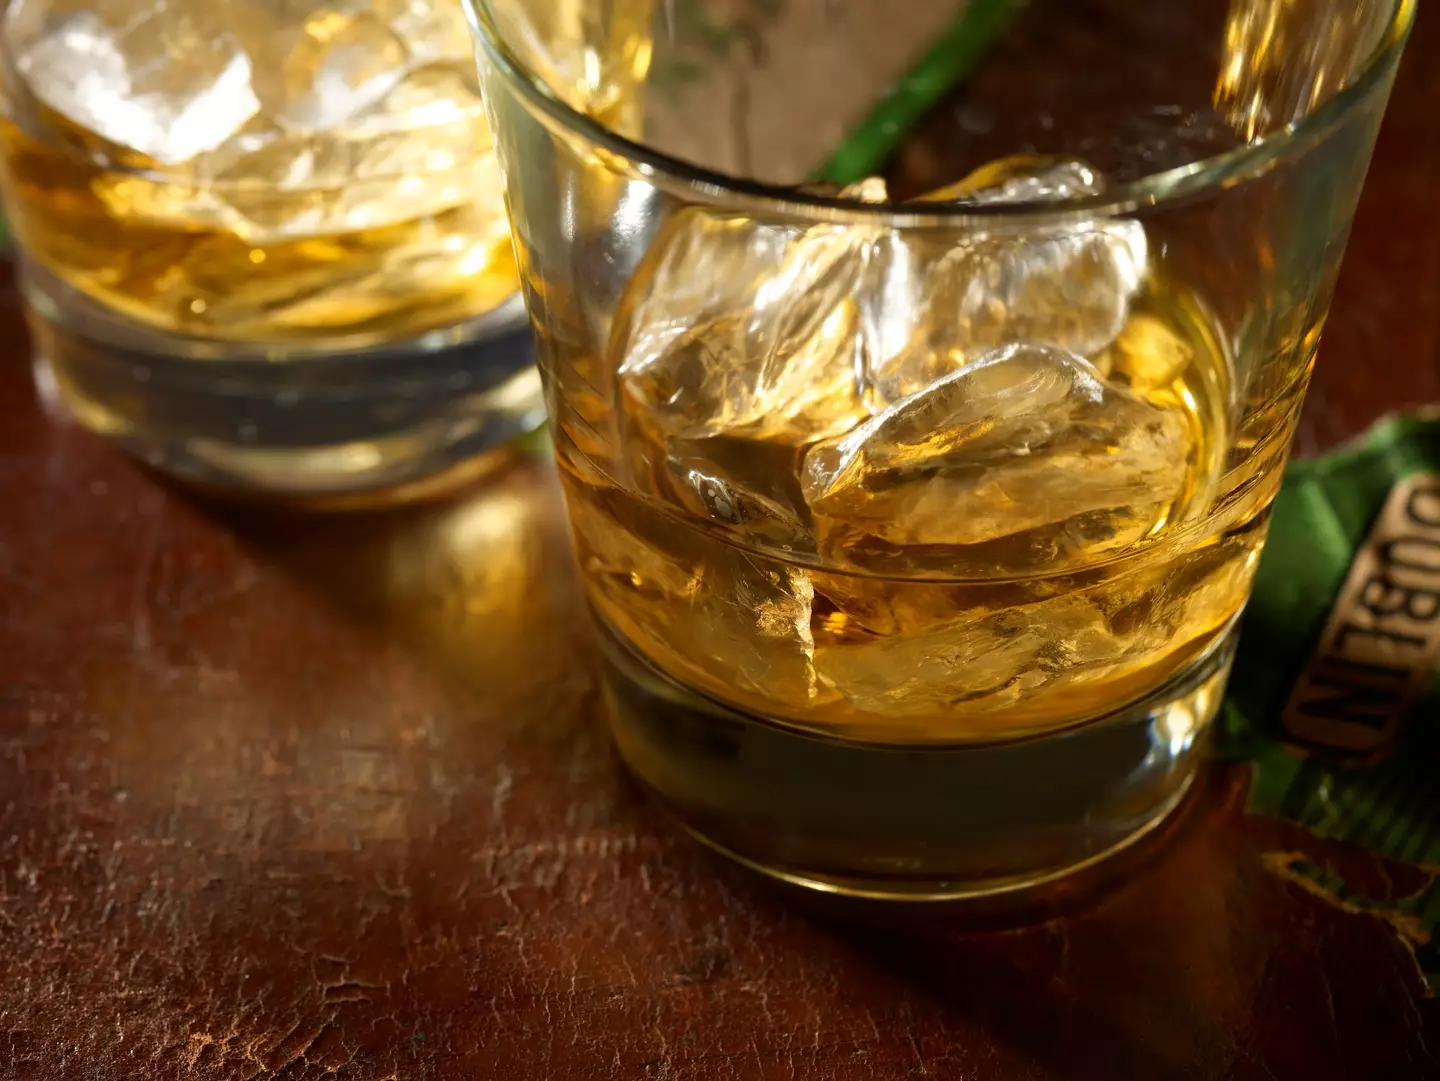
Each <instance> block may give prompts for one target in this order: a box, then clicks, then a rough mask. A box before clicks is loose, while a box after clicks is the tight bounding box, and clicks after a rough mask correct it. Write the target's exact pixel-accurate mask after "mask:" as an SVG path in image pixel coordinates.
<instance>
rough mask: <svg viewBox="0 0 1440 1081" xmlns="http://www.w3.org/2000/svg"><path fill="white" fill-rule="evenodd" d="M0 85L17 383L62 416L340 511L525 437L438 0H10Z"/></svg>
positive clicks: (452, 6) (500, 217)
mask: <svg viewBox="0 0 1440 1081" xmlns="http://www.w3.org/2000/svg"><path fill="white" fill-rule="evenodd" d="M550 7H551V8H552V9H553V14H552V20H553V21H552V23H550V24H547V26H550V27H551V30H552V32H551V35H550V36H551V37H552V39H554V40H556V41H563V40H566V39H567V36H569V37H574V38H575V40H577V41H578V36H579V35H580V33H581V30H580V21H579V16H578V14H577V12H578V11H579V8H580V4H579V3H578V2H575V0H562V2H560V3H555V4H552V5H550ZM567 13H568V17H569V18H570V22H569V23H566V21H565V20H566V18H567ZM0 74H3V86H4V92H5V103H4V105H5V108H4V114H5V115H4V118H3V120H0V183H3V186H4V192H5V198H6V204H7V209H8V211H9V214H10V218H11V223H12V226H13V229H14V232H15V235H16V238H17V240H18V243H19V248H20V263H19V265H20V276H21V284H22V286H23V289H24V292H25V295H26V297H27V299H28V301H29V304H30V311H31V316H32V325H33V328H34V335H35V340H36V346H37V354H38V356H37V362H38V365H39V367H38V371H39V375H40V377H41V380H42V383H43V384H45V385H47V386H49V387H50V388H52V389H53V390H54V391H55V392H57V394H58V397H59V399H60V401H61V402H62V403H63V404H64V405H65V406H66V407H67V408H68V409H69V410H70V411H71V412H72V413H73V414H74V415H75V416H76V417H78V418H79V419H80V420H81V421H83V422H84V423H85V424H87V425H89V426H90V427H92V428H94V429H96V430H98V431H100V432H102V433H104V434H106V435H108V436H111V437H113V438H114V439H115V440H117V441H118V442H119V443H120V444H121V445H123V446H124V447H126V448H127V449H129V450H130V451H132V452H133V453H134V454H136V455H137V456H139V457H141V458H143V459H144V460H146V461H148V462H150V463H151V464H153V465H155V466H156V467H158V468H160V469H163V470H167V471H170V472H172V473H175V474H177V475H180V476H182V477H185V478H187V479H189V480H192V481H198V482H203V483H205V484H209V485H214V486H219V487H222V488H226V489H232V490H235V491H237V492H253V493H257V494H268V495H274V496H284V497H298V498H302V499H306V500H315V499H331V498H338V499H342V500H343V499H348V498H351V497H354V496H364V495H367V494H371V493H374V492H376V491H384V492H386V493H393V492H394V490H395V489H396V488H397V487H399V488H406V487H407V486H413V485H418V486H420V487H422V488H423V487H425V486H427V485H431V484H433V483H435V482H436V481H437V479H439V478H443V477H444V476H446V475H448V474H450V473H451V472H452V471H453V470H454V469H459V470H461V471H468V469H469V467H470V466H471V465H472V464H473V463H474V461H475V459H476V456H477V455H478V454H479V452H481V451H484V450H485V449H487V448H489V447H491V446H493V445H494V444H496V443H499V442H501V441H504V440H507V439H509V438H511V437H513V436H515V435H516V434H519V433H520V432H522V431H527V430H530V429H532V428H534V427H535V426H537V425H538V424H540V423H541V422H543V420H544V408H543V403H542V400H541V393H540V382H539V378H538V376H537V375H536V372H535V370H534V366H533V363H532V357H531V350H530V336H529V333H528V329H527V328H526V327H525V325H524V323H525V320H524V308H523V304H522V302H521V301H520V298H519V295H518V288H519V282H518V275H517V272H516V269H515V263H514V255H513V248H512V245H511V242H510V237H509V232H508V228H507V224H506V221H505V210H504V202H503V195H502V191H501V178H500V174H499V167H498V165H497V164H496V162H495V158H494V154H493V151H492V147H491V141H490V136H489V131H488V128H487V125H486V122H485V116H484V112H483V109H482V106H481V101H480V88H479V85H478V80H477V76H476V72H475V66H474V60H473V49H472V45H471V41H470V36H469V31H468V29H467V27H466V24H465V15H464V12H463V10H462V8H461V6H460V3H459V0H299V2H294V3H290V2H284V3H282V2H280V0H249V2H243V3H239V4H222V5H219V6H216V5H213V4H203V3H198V2H196V0H168V2H164V3H148V2H142V3H133V2H128V0H99V2H98V3H96V2H85V3H80V2H77V0H15V2H14V3H11V4H10V5H8V7H7V8H6V10H5V12H4V15H3V17H0ZM585 104H586V105H587V106H589V107H591V108H592V110H593V111H595V112H596V115H598V116H605V117H606V119H607V120H612V122H613V117H611V116H610V115H609V114H607V113H606V110H605V108H604V107H603V106H604V105H605V103H599V102H594V101H589V100H587V101H586V103H585ZM611 112H613V110H611ZM411 490H414V489H413V488H411Z"/></svg>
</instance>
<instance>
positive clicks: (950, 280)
mask: <svg viewBox="0 0 1440 1081" xmlns="http://www.w3.org/2000/svg"><path fill="white" fill-rule="evenodd" d="M1103 189H1104V182H1103V180H1102V179H1101V178H1100V177H1099V176H1098V174H1096V173H1095V172H1094V170H1092V169H1091V168H1090V167H1089V166H1087V165H1086V164H1085V163H1084V162H1081V161H1078V160H1076V159H1066V158H1040V157H1035V156H1020V157H1015V158H1005V159H1002V160H1000V161H997V162H992V163H991V164H989V165H986V166H982V167H981V168H980V169H977V170H976V171H975V172H973V173H971V174H970V175H969V176H968V177H966V178H965V179H964V180H962V181H960V182H959V183H958V184H955V185H952V186H951V187H948V188H943V189H941V190H940V191H938V192H934V193H931V194H930V195H928V196H925V197H924V198H923V199H922V200H920V201H921V202H951V203H960V204H965V205H974V206H986V205H994V204H1004V203H1013V202H1021V201H1024V202H1031V201H1049V200H1064V199H1069V198H1074V197H1077V196H1080V195H1089V194H1095V193H1097V192H1099V191H1102V190H1103ZM912 243H913V244H914V245H915V246H916V247H917V248H918V249H919V250H920V251H922V252H924V253H925V255H924V257H923V259H922V266H921V268H920V269H919V270H918V272H916V271H912V272H911V273H910V275H909V280H910V281H912V282H914V283H915V285H914V286H912V289H914V291H915V296H914V298H913V299H912V300H911V302H910V305H911V307H912V308H913V309H915V310H917V311H919V312H920V315H919V317H918V318H917V319H915V324H914V325H915V331H914V333H913V336H912V338H911V339H910V340H909V342H908V343H907V344H906V345H905V346H904V347H903V348H900V349H892V350H890V351H888V352H887V353H886V354H885V356H883V357H882V358H881V359H880V360H879V361H878V362H877V363H876V365H875V370H874V373H873V376H874V380H875V384H876V386H877V388H878V392H879V394H880V396H881V397H882V398H883V399H885V400H886V401H895V400H897V399H899V398H902V397H905V396H906V395H909V394H913V393H915V392H917V391H919V390H921V389H922V388H924V387H925V386H928V385H929V384H930V383H931V382H933V381H934V380H935V379H937V378H940V377H941V376H943V375H945V374H946V373H947V372H950V371H954V370H955V369H956V368H958V367H960V366H961V365H963V364H964V363H966V362H967V361H969V360H972V359H974V358H975V357H976V356H978V355H980V354H981V353H984V352H987V351H988V350H991V349H994V348H997V347H998V346H1001V345H1006V344H1010V343H1021V342H1025V343H1037V344H1048V345H1058V346H1061V347H1063V348H1065V349H1068V350H1070V351H1071V352H1074V353H1078V354H1080V355H1082V356H1092V355H1094V354H1096V353H1098V352H1099V351H1100V350H1102V349H1104V348H1105V347H1106V346H1107V345H1109V344H1110V343H1111V342H1112V341H1114V340H1115V338H1116V336H1117V335H1118V334H1119V333H1120V331H1121V329H1122V328H1123V327H1124V326H1125V321H1126V317H1127V315H1128V313H1129V309H1130V302H1131V299H1132V298H1133V297H1134V295H1135V293H1136V292H1137V290H1138V289H1139V288H1140V285H1141V283H1142V282H1143V280H1144V278H1145V275H1146V272H1147V262H1148V251H1147V247H1148V246H1147V243H1146V238H1145V229H1144V227H1143V226H1142V225H1141V224H1140V223H1139V222H1134V221H1123V220H1111V219H1104V220H1099V219H1095V220H1091V219H1081V220H1078V221H1065V220H1058V221H1050V222H1042V223H1035V222H1022V221H1019V220H1015V219H1010V218H1003V217H996V218H994V219H979V220H978V221H977V222H976V223H975V224H971V225H967V226H966V227H964V228H963V229H960V228H959V227H957V230H956V231H955V232H953V233H951V232H945V231H941V232H939V233H938V234H936V235H927V234H917V235H916V236H915V237H914V239H913V241H912Z"/></svg>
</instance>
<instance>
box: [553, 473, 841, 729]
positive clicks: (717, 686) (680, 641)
mask: <svg viewBox="0 0 1440 1081" xmlns="http://www.w3.org/2000/svg"><path fill="white" fill-rule="evenodd" d="M568 480H569V478H567V481H568ZM567 489H568V491H567V496H568V503H569V506H570V512H571V524H572V527H573V528H574V531H575V543H576V550H577V555H578V557H579V561H580V566H581V568H582V569H583V570H584V572H585V579H586V582H587V584H588V587H589V589H590V594H591V599H592V601H593V602H594V603H595V605H596V607H597V608H598V609H599V611H600V612H601V614H602V615H603V616H605V618H607V619H608V620H609V621H610V622H611V623H613V624H614V625H615V626H616V627H617V628H618V629H619V630H620V631H621V632H622V633H623V634H624V635H625V637H626V638H628V639H629V640H630V641H631V642H633V643H635V644H636V646H637V647H639V648H640V649H641V650H642V651H643V652H644V653H646V654H647V655H648V656H649V657H650V658H651V659H652V660H653V661H655V662H656V663H658V664H659V665H660V666H661V667H662V668H664V669H665V670H666V671H668V672H671V673H673V674H675V675H678V676H680V677H681V678H682V679H685V680H686V681H687V682H690V683H692V684H695V685H698V686H700V687H702V688H704V689H705V690H707V691H709V692H710V693H712V694H715V695H717V696H719V697H721V698H725V699H727V700H730V701H736V700H737V698H738V699H739V700H741V701H742V702H743V700H744V699H745V698H747V697H748V698H749V699H750V701H751V702H752V704H755V705H757V706H758V707H759V708H762V709H770V710H772V711H773V710H776V709H780V710H784V709H785V708H787V707H789V708H793V709H795V710H797V711H798V710H802V709H804V708H806V707H807V706H809V705H812V704H814V703H815V702H816V701H818V700H819V699H820V698H822V697H824V696H825V694H826V692H825V691H824V690H823V688H821V687H820V685H819V683H818V681H817V680H816V678H815V672H814V664H813V661H814V650H815V641H814V637H813V636H812V634H811V630H810V609H811V604H812V602H813V599H814V587H813V586H812V584H811V582H810V578H809V575H808V574H807V573H806V572H805V571H804V570H803V569H801V568H798V567H793V566H787V565H786V564H784V563H780V562H777V561H775V560H770V559H765V558H763V557H761V556H758V555H754V554H750V553H746V552H742V551H740V550H739V549H737V548H735V547H732V546H731V545H727V544H721V543H717V542H715V541H714V540H713V539H711V538H707V537H705V536H704V535H703V534H701V533H699V532H697V531H696V530H695V529H694V528H693V527H691V526H689V525H686V524H682V523H680V522H677V521H675V519H674V518H672V517H670V516H669V515H666V514H663V513H661V512H659V511H657V510H655V509H654V508H653V507H651V506H649V505H647V504H645V503H643V502H641V501H639V500H637V499H635V497H634V496H632V495H629V494H626V493H623V492H621V491H620V490H619V489H616V488H613V487H609V486H604V485H600V486H594V485H584V484H579V483H576V482H574V481H569V483H568V484H567ZM830 697H833V693H832V694H831V695H830Z"/></svg>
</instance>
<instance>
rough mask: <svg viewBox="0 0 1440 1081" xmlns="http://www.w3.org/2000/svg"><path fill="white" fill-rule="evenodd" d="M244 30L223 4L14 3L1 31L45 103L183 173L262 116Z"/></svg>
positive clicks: (20, 0) (25, 76)
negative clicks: (183, 166)
mask: <svg viewBox="0 0 1440 1081" xmlns="http://www.w3.org/2000/svg"><path fill="white" fill-rule="evenodd" d="M237 23H238V20H237V19H236V17H235V15H234V14H233V13H232V10H231V9H230V8H229V7H228V6H225V5H220V6H218V7H217V6H214V5H206V4H184V3H174V2H166V0H160V2H158V3H155V4H152V5H144V6H141V7H135V6H132V5H126V4H101V5H99V6H94V5H88V4H86V5H81V4H78V3H66V2H63V0H62V2H59V3H54V4H52V3H49V2H47V0H16V2H15V3H12V4H11V5H10V6H9V7H8V8H7V9H6V11H5V15H4V19H3V22H0V31H3V33H4V35H5V40H6V45H7V46H8V47H9V49H10V52H11V55H12V56H13V57H14V63H15V67H16V70H17V71H18V72H19V75H20V77H21V78H22V79H23V80H24V81H25V83H26V84H27V85H28V87H29V88H30V90H31V92H32V93H33V94H34V95H35V97H36V98H37V99H39V100H40V101H41V102H42V103H44V104H45V105H46V106H48V107H49V108H51V109H53V110H54V111H55V112H57V113H59V114H60V115H61V116H63V117H65V118H66V119H67V120H69V121H71V122H72V123H73V124H75V125H76V126H78V127H80V128H83V129H85V130H87V131H90V132H93V133H94V134H96V135H98V136H99V137H100V138H102V139H105V140H107V141H108V142H110V143H113V144H115V145H116V146H118V147H121V148H124V149H126V150H131V151H134V152H136V153H139V154H143V155H144V156H145V157H147V158H150V159H152V160H153V161H155V162H158V163H159V164H161V165H178V164H180V163H182V162H187V161H190V160H192V159H193V158H195V157H197V156H198V155H200V154H203V153H205V152H206V151H210V150H214V149H215V148H216V147H218V146H220V145H222V144H223V143H224V142H225V141H226V140H227V139H230V138H232V137H233V136H235V135H236V134H237V133H238V132H239V131H240V130H241V129H242V128H244V127H245V125H246V124H248V123H249V122H250V121H251V120H252V118H254V117H255V116H256V115H257V114H258V113H259V112H260V100H259V98H258V97H257V96H256V92H255V88H254V86H253V81H254V77H255V63H254V60H253V58H252V55H251V53H252V48H251V47H250V46H249V44H248V43H247V42H246V41H245V40H244V37H243V36H242V29H241V27H240V26H239V25H237Z"/></svg>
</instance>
